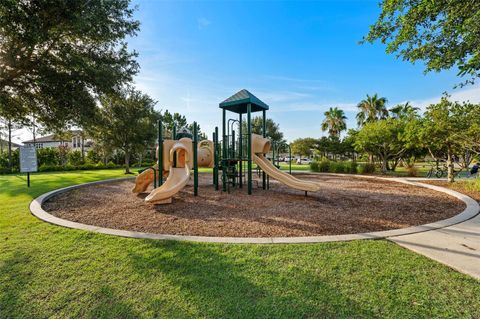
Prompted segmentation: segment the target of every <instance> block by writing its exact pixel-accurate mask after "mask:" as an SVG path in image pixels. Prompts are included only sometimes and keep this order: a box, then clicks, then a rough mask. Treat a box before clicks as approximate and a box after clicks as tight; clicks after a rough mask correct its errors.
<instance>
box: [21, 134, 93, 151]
mask: <svg viewBox="0 0 480 319" xmlns="http://www.w3.org/2000/svg"><path fill="white" fill-rule="evenodd" d="M23 144H24V145H25V146H33V145H34V146H35V147H36V148H37V149H39V148H55V147H60V146H63V147H68V148H70V149H71V150H74V151H82V150H83V152H84V153H86V152H87V151H88V150H89V149H90V148H91V147H92V146H93V140H92V139H90V138H89V137H86V136H85V135H84V134H83V131H81V130H71V131H69V132H68V133H67V134H65V135H64V136H59V135H56V134H50V135H46V136H42V137H38V138H36V139H35V141H34V140H28V141H23Z"/></svg>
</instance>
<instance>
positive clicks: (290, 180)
mask: <svg viewBox="0 0 480 319" xmlns="http://www.w3.org/2000/svg"><path fill="white" fill-rule="evenodd" d="M271 145H272V142H271V141H270V140H269V139H268V138H265V137H262V136H260V135H258V134H252V159H253V161H254V162H255V164H257V165H258V166H260V168H261V169H262V170H263V171H264V172H265V173H266V174H267V175H268V176H270V177H272V178H273V179H276V180H277V181H279V182H280V183H283V184H285V185H287V186H289V187H291V188H294V189H298V190H302V191H306V192H316V191H319V190H320V185H319V184H317V183H314V182H310V181H302V180H301V179H298V178H295V177H293V176H292V175H290V174H287V173H285V172H282V171H281V170H279V169H278V168H277V167H276V166H275V165H273V164H272V163H271V162H270V161H269V160H268V159H266V158H265V156H264V155H263V154H266V153H268V152H270V148H271Z"/></svg>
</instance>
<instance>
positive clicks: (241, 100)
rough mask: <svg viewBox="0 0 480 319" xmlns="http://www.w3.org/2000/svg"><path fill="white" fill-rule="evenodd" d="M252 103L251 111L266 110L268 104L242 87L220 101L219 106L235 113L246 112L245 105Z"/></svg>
mask: <svg viewBox="0 0 480 319" xmlns="http://www.w3.org/2000/svg"><path fill="white" fill-rule="evenodd" d="M248 103H250V104H251V105H252V112H258V111H263V110H268V105H267V104H265V103H264V102H262V101H261V100H260V99H259V98H258V97H256V96H255V95H253V94H252V93H250V92H248V91H247V90H245V89H243V90H241V91H238V92H237V93H235V94H234V95H232V96H231V97H229V98H228V99H226V100H225V101H223V102H222V103H220V108H221V109H225V110H228V111H231V112H235V113H240V114H243V113H247V105H248Z"/></svg>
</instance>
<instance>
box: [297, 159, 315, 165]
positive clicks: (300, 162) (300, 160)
mask: <svg viewBox="0 0 480 319" xmlns="http://www.w3.org/2000/svg"><path fill="white" fill-rule="evenodd" d="M311 162H312V160H311V159H309V158H299V159H297V164H310V163H311Z"/></svg>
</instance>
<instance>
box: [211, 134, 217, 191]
mask: <svg viewBox="0 0 480 319" xmlns="http://www.w3.org/2000/svg"><path fill="white" fill-rule="evenodd" d="M216 139H217V137H216V136H215V132H213V170H212V171H213V175H212V181H213V186H215V189H217V184H216V181H215V174H216V173H217V140H216Z"/></svg>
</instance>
